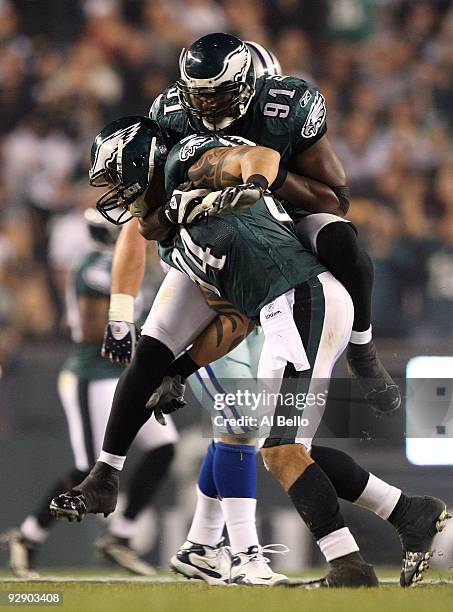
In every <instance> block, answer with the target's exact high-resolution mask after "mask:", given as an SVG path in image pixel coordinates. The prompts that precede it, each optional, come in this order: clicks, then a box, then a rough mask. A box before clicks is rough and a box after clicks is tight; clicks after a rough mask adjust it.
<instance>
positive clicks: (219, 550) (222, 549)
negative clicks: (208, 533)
mask: <svg viewBox="0 0 453 612" xmlns="http://www.w3.org/2000/svg"><path fill="white" fill-rule="evenodd" d="M224 542H225V538H222V539H221V540H219V542H218V544H217V546H216V547H215V549H214V552H215V554H216V557H217V558H219V559H226V560H227V561H228V562H231V558H232V556H233V555H232V554H231V546H226V545H225V543H224Z"/></svg>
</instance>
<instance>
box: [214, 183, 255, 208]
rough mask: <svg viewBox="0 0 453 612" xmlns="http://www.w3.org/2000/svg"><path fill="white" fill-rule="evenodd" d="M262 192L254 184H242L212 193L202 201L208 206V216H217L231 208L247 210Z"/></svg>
mask: <svg viewBox="0 0 453 612" xmlns="http://www.w3.org/2000/svg"><path fill="white" fill-rule="evenodd" d="M263 193H264V190H263V188H262V187H260V186H259V185H255V184H254V183H244V184H242V185H233V186H231V187H226V189H223V190H222V191H213V192H211V193H210V194H209V195H207V196H206V197H205V198H204V199H203V203H204V204H205V206H206V205H209V207H208V215H217V214H219V213H221V212H223V211H226V210H232V209H233V208H234V209H236V210H238V209H240V208H247V207H249V206H252V204H255V202H257V201H258V200H259V199H260V198H261V197H262V195H263Z"/></svg>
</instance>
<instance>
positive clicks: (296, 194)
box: [189, 145, 341, 214]
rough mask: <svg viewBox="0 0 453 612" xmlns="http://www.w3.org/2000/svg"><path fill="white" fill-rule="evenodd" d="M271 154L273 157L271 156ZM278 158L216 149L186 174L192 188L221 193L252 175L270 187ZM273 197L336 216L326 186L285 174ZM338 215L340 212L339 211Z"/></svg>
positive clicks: (261, 150) (250, 150)
mask: <svg viewBox="0 0 453 612" xmlns="http://www.w3.org/2000/svg"><path fill="white" fill-rule="evenodd" d="M271 153H274V154H275V155H274V157H272V156H271ZM278 161H279V154H278V153H276V151H272V149H267V148H266V147H250V146H246V145H241V146H238V147H234V148H229V147H219V148H217V149H210V150H209V151H206V153H204V154H203V155H202V156H201V157H200V159H198V161H196V162H195V163H194V164H193V165H192V167H191V168H190V170H189V179H190V180H191V181H193V184H194V187H206V188H207V189H212V190H217V189H225V187H230V186H231V185H237V184H238V183H241V182H243V181H246V180H247V179H248V177H249V176H251V175H252V174H262V175H263V176H265V177H266V178H267V180H268V182H269V185H271V190H272V183H273V181H274V180H275V178H276V177H277V172H278ZM277 195H279V196H280V197H283V198H284V199H285V200H288V201H289V202H291V204H292V208H306V209H307V210H312V211H314V212H319V211H320V210H323V211H325V212H333V213H335V214H338V211H339V210H340V209H339V201H338V198H337V196H336V195H335V193H334V191H333V190H332V188H331V187H329V186H328V185H326V184H324V183H322V182H320V181H319V180H315V179H313V178H309V177H306V176H301V175H298V176H296V175H294V174H293V173H291V172H288V174H287V177H286V180H285V181H284V184H283V185H282V186H281V187H279V189H278V191H277ZM340 212H341V211H340Z"/></svg>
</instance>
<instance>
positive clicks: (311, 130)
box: [301, 91, 327, 138]
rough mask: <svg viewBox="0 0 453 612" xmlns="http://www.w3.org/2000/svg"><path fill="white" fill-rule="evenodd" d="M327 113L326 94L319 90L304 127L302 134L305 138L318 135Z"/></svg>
mask: <svg viewBox="0 0 453 612" xmlns="http://www.w3.org/2000/svg"><path fill="white" fill-rule="evenodd" d="M326 113H327V111H326V103H325V100H324V96H323V95H322V93H320V92H319V91H318V92H317V94H316V97H315V99H314V101H313V103H312V105H311V108H310V112H309V113H308V116H307V118H306V120H305V123H304V126H303V128H302V132H301V133H302V136H305V138H312V137H313V136H316V134H317V133H318V131H319V128H320V127H321V126H322V124H323V123H324V121H325V118H326Z"/></svg>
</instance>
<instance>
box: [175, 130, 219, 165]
mask: <svg viewBox="0 0 453 612" xmlns="http://www.w3.org/2000/svg"><path fill="white" fill-rule="evenodd" d="M211 140H213V138H212V136H211V137H206V136H194V137H193V138H192V137H191V138H190V139H189V140H188V142H186V143H185V144H184V145H183V146H182V147H181V149H180V150H179V159H180V161H187V160H188V159H189V157H192V155H193V154H194V153H195V151H196V150H197V149H199V148H200V147H202V146H204V145H205V144H207V143H208V142H211Z"/></svg>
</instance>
